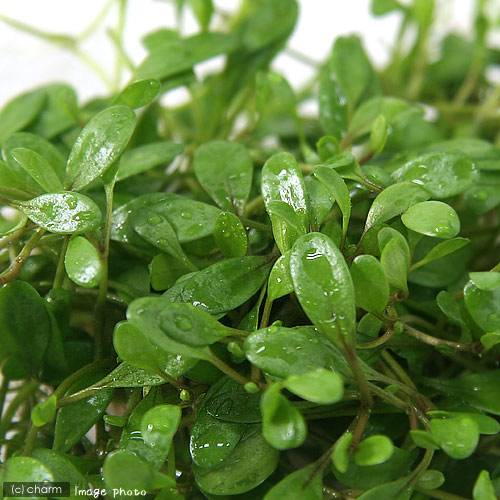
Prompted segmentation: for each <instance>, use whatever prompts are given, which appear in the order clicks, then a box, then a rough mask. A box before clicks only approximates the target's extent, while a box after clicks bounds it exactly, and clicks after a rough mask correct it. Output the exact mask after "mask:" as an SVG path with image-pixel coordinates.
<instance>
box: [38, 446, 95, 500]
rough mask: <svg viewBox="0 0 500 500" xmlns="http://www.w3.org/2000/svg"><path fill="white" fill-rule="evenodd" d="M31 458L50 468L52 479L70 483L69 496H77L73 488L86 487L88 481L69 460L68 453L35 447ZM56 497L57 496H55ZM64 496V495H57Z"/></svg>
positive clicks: (73, 497)
mask: <svg viewBox="0 0 500 500" xmlns="http://www.w3.org/2000/svg"><path fill="white" fill-rule="evenodd" d="M32 455H33V458H35V459H37V460H39V461H40V462H41V463H42V464H43V465H44V466H45V467H47V469H49V470H50V472H51V474H52V476H53V477H54V481H56V482H69V483H70V498H72V499H75V498H77V496H76V495H74V494H73V493H74V491H75V488H76V487H78V488H80V489H85V488H87V487H88V481H87V480H86V479H85V477H84V475H83V474H82V473H81V472H80V471H79V470H78V468H77V467H76V466H75V465H74V464H73V463H72V462H71V458H70V457H68V455H65V454H63V453H59V452H57V451H54V450H48V449H47V448H36V449H35V450H33V453H32ZM56 498H57V497H56ZM58 498H61V499H62V498H64V497H58Z"/></svg>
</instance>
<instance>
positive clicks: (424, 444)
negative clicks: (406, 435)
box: [410, 429, 439, 450]
mask: <svg viewBox="0 0 500 500" xmlns="http://www.w3.org/2000/svg"><path fill="white" fill-rule="evenodd" d="M410 436H411V438H412V439H413V442H414V443H415V444H416V445H417V446H419V447H420V448H424V449H426V450H439V444H438V443H437V442H436V440H435V439H434V436H433V435H432V434H431V433H430V432H427V431H421V430H418V429H413V430H410Z"/></svg>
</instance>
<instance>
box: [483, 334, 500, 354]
mask: <svg viewBox="0 0 500 500" xmlns="http://www.w3.org/2000/svg"><path fill="white" fill-rule="evenodd" d="M479 340H480V341H481V344H482V345H483V347H484V350H485V351H488V350H490V349H492V348H493V347H495V346H496V345H498V344H500V331H497V332H488V333H485V334H484V335H481V338H480V339H479Z"/></svg>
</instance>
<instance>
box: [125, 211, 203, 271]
mask: <svg viewBox="0 0 500 500" xmlns="http://www.w3.org/2000/svg"><path fill="white" fill-rule="evenodd" d="M131 222H132V226H133V228H134V230H135V232H136V233H137V234H139V235H140V236H141V237H142V238H144V239H145V240H146V241H147V242H148V243H150V244H151V245H153V246H154V247H156V248H158V249H159V250H161V251H162V252H165V253H167V254H169V255H171V256H172V257H174V258H176V259H178V260H179V261H181V262H182V263H183V264H184V265H185V266H186V267H187V268H188V269H190V270H191V271H193V270H196V268H195V267H194V266H193V264H192V263H191V262H190V260H189V259H188V257H187V256H186V254H185V253H184V250H183V249H182V247H181V245H180V243H179V240H178V239H177V234H176V232H175V230H174V228H173V227H172V225H171V224H170V222H169V221H168V219H167V218H166V217H165V216H164V215H163V214H161V213H158V212H155V211H153V210H150V209H148V208H141V209H139V210H137V211H135V212H134V213H133V214H132V221H131Z"/></svg>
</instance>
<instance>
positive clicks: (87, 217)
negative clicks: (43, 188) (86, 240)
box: [19, 191, 101, 234]
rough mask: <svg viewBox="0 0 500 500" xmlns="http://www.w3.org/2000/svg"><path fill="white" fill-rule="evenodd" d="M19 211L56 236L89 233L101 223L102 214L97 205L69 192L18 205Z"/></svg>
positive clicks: (84, 197)
mask: <svg viewBox="0 0 500 500" xmlns="http://www.w3.org/2000/svg"><path fill="white" fill-rule="evenodd" d="M19 208H20V209H21V210H22V211H23V212H24V213H25V214H26V215H27V216H28V218H29V219H30V220H31V221H33V222H34V223H35V224H37V225H38V226H40V227H42V228H43V229H45V230H47V231H50V232H51V233H56V234H79V233H86V232H88V231H91V230H92V229H96V228H97V227H98V226H99V224H100V222H101V211H100V210H99V207H98V206H97V205H96V204H95V203H94V201H92V200H91V199H90V198H89V197H88V196H85V195H83V194H80V193H71V192H69V191H65V192H61V193H51V194H42V195H40V196H38V197H37V198H33V199H32V200H29V201H24V202H19Z"/></svg>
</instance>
